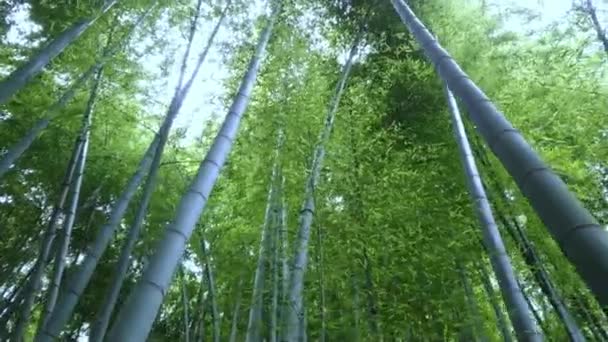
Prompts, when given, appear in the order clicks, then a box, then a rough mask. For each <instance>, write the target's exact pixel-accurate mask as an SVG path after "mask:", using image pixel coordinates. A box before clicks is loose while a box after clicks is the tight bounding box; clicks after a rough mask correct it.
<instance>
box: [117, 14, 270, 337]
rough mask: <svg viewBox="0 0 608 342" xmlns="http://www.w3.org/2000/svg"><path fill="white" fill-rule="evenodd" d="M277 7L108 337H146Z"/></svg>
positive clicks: (245, 97)
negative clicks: (228, 107)
mask: <svg viewBox="0 0 608 342" xmlns="http://www.w3.org/2000/svg"><path fill="white" fill-rule="evenodd" d="M279 8H280V6H276V7H275V9H274V10H273V14H272V15H271V16H270V18H269V21H268V24H267V26H266V28H265V29H264V31H263V32H262V34H261V36H260V40H259V42H258V45H257V47H256V51H255V53H254V55H253V57H252V59H251V61H250V64H249V67H248V69H247V73H246V74H245V76H244V77H243V81H242V83H241V86H240V88H239V90H238V92H237V94H236V97H235V100H234V102H233V104H232V106H231V108H230V110H229V112H228V115H227V116H226V119H225V121H224V123H223V124H222V127H221V128H220V130H219V132H218V134H217V136H216V138H215V139H214V142H213V144H212V146H211V148H210V149H209V152H208V153H207V156H206V157H205V159H204V160H203V161H202V163H201V165H200V167H199V170H198V173H197V175H196V177H195V179H194V180H193V182H192V184H191V186H190V189H189V190H188V191H187V193H186V194H184V196H183V197H182V200H181V201H180V204H179V206H178V209H177V213H176V215H175V221H174V222H173V223H172V224H170V225H169V226H168V227H167V229H166V231H165V235H164V237H163V238H162V239H161V241H160V243H159V245H158V249H157V251H156V252H155V253H154V256H153V257H152V259H151V261H150V264H149V265H148V267H147V269H146V271H145V272H144V274H143V276H142V279H141V280H140V281H139V283H138V284H137V286H136V287H135V289H134V290H133V291H132V292H131V293H130V295H129V298H128V299H127V301H126V302H125V304H124V306H123V308H122V309H121V311H120V313H119V315H118V318H117V320H116V323H115V325H114V326H113V328H112V330H111V332H110V336H111V338H112V339H117V340H129V341H143V340H145V339H146V337H147V336H148V334H149V332H150V329H151V327H152V324H153V322H154V320H155V318H156V315H157V312H158V309H159V307H160V305H161V303H162V300H163V297H164V294H165V289H167V287H168V286H169V284H170V282H171V278H172V277H173V273H174V271H175V267H176V265H177V262H178V261H179V258H180V257H181V255H182V254H183V252H184V250H185V248H186V242H187V241H188V239H189V237H190V235H191V234H192V230H193V229H194V226H195V225H196V221H197V220H198V218H199V216H200V214H201V213H202V211H203V209H204V207H205V204H206V202H207V198H208V196H209V195H210V193H211V190H212V188H213V185H214V184H215V181H216V180H217V177H218V176H219V172H220V170H221V168H222V166H223V165H224V163H225V161H226V159H227V157H228V153H229V151H230V149H231V147H232V144H233V141H234V139H235V137H236V133H237V129H238V126H239V123H240V119H241V117H242V115H243V114H244V112H245V109H246V107H247V104H248V102H249V96H250V94H251V91H252V89H253V85H254V83H255V79H256V76H257V73H258V69H259V66H260V63H261V58H262V54H263V52H264V51H265V49H266V45H267V44H268V40H269V39H270V35H271V32H272V28H273V25H274V22H275V19H276V16H277V15H278V13H279Z"/></svg>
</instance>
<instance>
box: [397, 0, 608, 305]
mask: <svg viewBox="0 0 608 342" xmlns="http://www.w3.org/2000/svg"><path fill="white" fill-rule="evenodd" d="M391 2H392V4H393V6H394V7H395V10H396V11H397V13H398V14H399V16H400V17H401V20H402V21H403V22H404V24H405V25H406V26H407V27H408V28H409V29H410V31H411V33H412V34H413V35H414V37H415V38H416V40H417V41H418V42H419V44H420V45H421V46H422V47H423V49H424V51H425V53H426V55H427V56H428V58H429V59H430V60H431V61H432V62H433V63H434V64H435V67H436V68H437V71H438V73H439V75H440V76H441V77H442V78H443V79H444V80H445V82H447V84H448V86H449V87H450V89H451V90H452V91H453V92H454V93H455V94H456V95H457V96H458V97H459V98H460V99H461V100H462V101H463V103H464V105H465V106H466V108H467V110H468V112H469V113H470V116H471V119H472V120H473V121H474V122H475V125H476V128H477V130H478V131H479V133H480V134H481V135H482V137H483V138H484V139H485V141H486V142H487V143H488V145H489V146H490V148H491V149H492V151H493V152H494V154H495V155H496V156H497V157H498V159H499V160H500V161H501V162H502V164H503V165H504V167H505V168H506V169H507V171H508V172H509V174H510V175H511V176H512V177H513V179H514V180H515V182H516V183H517V185H518V187H519V189H520V190H521V192H522V193H523V194H524V195H525V196H526V197H527V198H528V200H529V202H530V204H531V205H532V207H533V208H534V210H535V211H536V213H537V214H538V216H539V217H540V219H541V220H542V221H543V223H544V224H545V225H546V226H547V228H548V229H549V232H550V233H551V235H552V236H553V238H554V239H555V241H556V242H557V243H558V245H559V246H560V247H561V249H562V251H563V252H564V254H565V255H566V257H567V258H568V259H569V260H570V262H571V263H572V264H574V266H575V268H576V270H577V271H578V273H579V274H580V275H581V277H582V278H583V279H584V280H585V282H586V283H587V285H588V286H589V287H590V288H591V291H592V292H593V293H594V295H595V296H596V298H597V299H598V301H599V302H600V305H602V306H608V232H606V231H605V230H604V229H603V228H602V226H601V225H600V224H599V223H598V222H597V220H596V219H595V218H594V217H593V216H592V215H591V214H590V213H589V211H588V210H587V209H586V208H584V207H583V205H582V204H581V203H580V202H579V201H578V199H577V198H576V197H575V196H574V195H573V194H572V193H571V192H570V191H569V190H568V188H567V186H566V184H565V183H564V182H563V181H562V180H561V179H560V178H559V177H558V176H557V175H556V174H555V173H554V172H553V171H552V170H551V169H550V168H549V167H548V166H547V165H546V164H545V163H544V162H543V161H542V160H541V158H540V157H539V156H538V154H537V153H536V152H535V151H534V150H533V149H532V148H531V147H530V145H529V144H528V143H527V142H526V141H525V139H524V138H523V137H522V135H521V134H520V133H519V132H518V131H517V130H516V129H515V128H513V126H512V125H511V123H510V122H509V121H507V119H506V118H505V117H504V115H503V114H502V113H501V112H499V111H498V109H497V108H496V107H495V106H494V104H493V103H492V101H491V100H490V99H489V98H488V97H487V96H486V95H485V94H484V93H483V91H482V90H481V89H480V88H479V87H477V85H476V84H475V83H474V82H473V81H471V79H470V78H469V77H468V75H467V74H465V73H464V71H462V69H461V68H460V66H459V65H458V64H457V63H456V62H455V61H454V59H453V58H452V57H451V56H450V55H449V54H448V52H447V51H445V50H444V49H443V48H442V47H441V46H440V45H439V43H438V42H437V40H436V39H435V38H434V37H433V35H432V34H431V33H430V32H429V31H428V30H427V29H426V27H425V26H424V25H423V24H422V22H421V21H420V20H419V19H418V18H417V17H416V15H415V14H414V12H412V10H411V9H410V8H409V6H408V5H407V4H406V3H405V2H403V0H391Z"/></svg>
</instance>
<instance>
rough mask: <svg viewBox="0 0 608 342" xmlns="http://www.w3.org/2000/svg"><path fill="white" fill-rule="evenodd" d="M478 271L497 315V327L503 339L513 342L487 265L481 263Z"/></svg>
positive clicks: (506, 341)
mask: <svg viewBox="0 0 608 342" xmlns="http://www.w3.org/2000/svg"><path fill="white" fill-rule="evenodd" d="M477 269H478V270H479V273H480V277H481V283H482V285H483V289H484V291H485V292H486V295H487V296H488V299H489V300H490V304H491V305H492V310H494V314H495V315H496V325H497V326H498V329H499V330H500V333H501V334H502V339H503V341H505V342H511V341H512V340H511V330H510V329H509V323H508V321H507V318H506V317H505V314H504V312H503V311H502V308H501V307H500V303H499V302H498V300H497V299H496V295H495V293H494V287H492V282H491V281H490V275H489V274H488V270H487V269H486V266H485V264H483V263H481V262H479V263H478V267H477Z"/></svg>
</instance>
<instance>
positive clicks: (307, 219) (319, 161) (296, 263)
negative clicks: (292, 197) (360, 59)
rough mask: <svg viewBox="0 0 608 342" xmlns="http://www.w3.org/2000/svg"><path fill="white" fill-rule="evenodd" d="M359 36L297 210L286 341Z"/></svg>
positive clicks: (298, 312) (293, 333)
mask: <svg viewBox="0 0 608 342" xmlns="http://www.w3.org/2000/svg"><path fill="white" fill-rule="evenodd" d="M361 36H362V32H360V33H359V34H358V35H357V37H356V38H355V41H354V43H353V45H352V46H351V48H350V52H349V55H348V59H347V61H346V64H344V67H343V68H342V73H341V75H340V80H339V81H338V84H337V86H336V91H335V94H334V96H333V98H332V99H331V102H330V104H329V108H328V111H327V117H326V118H325V126H324V127H323V130H322V132H321V135H320V137H319V141H318V143H317V146H316V147H315V150H314V152H313V153H314V155H313V159H312V166H311V170H310V173H309V175H308V179H307V180H306V187H305V194H304V203H303V205H302V209H301V210H300V226H299V229H298V236H297V240H296V241H295V242H294V246H295V255H294V258H293V264H292V267H291V269H292V271H291V274H290V282H289V291H288V293H289V294H288V298H287V300H288V302H289V304H288V306H289V310H288V312H287V313H286V315H285V317H283V319H284V320H285V324H284V326H285V329H286V331H285V335H284V336H283V338H284V339H285V340H287V341H295V340H297V339H298V336H299V334H298V330H299V329H298V327H299V326H300V325H302V320H303V319H304V311H303V304H302V302H303V298H302V297H303V292H304V272H305V270H306V264H307V262H308V241H309V240H310V228H311V225H312V220H313V215H314V210H315V209H314V208H315V199H314V193H315V188H316V186H317V183H318V181H319V177H320V174H321V168H322V166H323V158H324V157H325V145H326V144H327V142H328V141H329V137H330V135H331V130H332V127H333V124H334V120H335V117H336V113H337V111H338V106H339V104H340V98H341V97H342V92H343V91H344V88H345V87H346V81H347V79H348V76H349V74H350V70H351V68H352V65H353V60H354V58H355V55H356V54H357V48H358V46H359V43H360V40H361Z"/></svg>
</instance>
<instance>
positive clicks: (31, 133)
mask: <svg viewBox="0 0 608 342" xmlns="http://www.w3.org/2000/svg"><path fill="white" fill-rule="evenodd" d="M156 1H157V0H154V1H152V3H151V4H150V6H149V7H148V8H147V10H146V11H145V12H144V13H143V14H141V15H140V16H139V17H138V18H137V20H136V21H135V23H134V24H133V25H132V26H131V27H130V28H129V30H127V32H126V33H125V34H124V35H123V37H122V38H121V39H119V41H118V42H117V43H116V44H113V45H112V44H111V39H109V40H108V45H107V46H106V47H105V48H104V51H103V52H102V54H101V56H100V57H99V58H98V59H97V60H96V62H95V64H93V65H91V66H90V67H89V68H88V69H87V70H86V71H85V72H84V73H82V74H81V75H80V76H78V78H76V80H74V82H72V84H70V85H69V86H68V88H67V89H66V90H65V91H64V92H63V94H62V95H61V97H59V99H57V101H55V102H54V103H53V104H52V105H51V106H50V107H49V108H48V109H46V110H45V112H44V113H43V114H42V119H40V120H38V121H36V123H35V124H34V126H32V127H31V128H30V129H29V130H28V131H27V132H26V133H25V135H24V136H23V137H22V138H21V139H20V140H19V141H17V142H16V143H14V144H13V145H11V147H9V148H8V149H7V151H6V153H5V154H4V155H3V156H2V158H0V179H2V177H3V176H4V175H5V174H6V173H7V172H8V171H9V170H10V168H11V166H12V165H13V164H15V162H16V161H17V160H18V159H19V158H20V157H21V156H22V155H23V153H24V152H25V151H27V149H28V148H29V147H30V146H31V145H32V143H33V142H34V140H36V138H37V137H38V136H39V135H40V133H41V132H42V131H44V130H45V129H46V128H47V127H48V126H49V125H50V124H51V122H52V121H53V119H55V118H56V117H57V116H59V115H60V114H61V113H62V109H63V108H64V107H65V106H66V105H67V104H68V103H69V102H70V101H71V100H72V99H73V98H74V96H75V95H76V91H77V90H78V89H79V88H80V87H81V86H82V85H83V84H85V83H86V81H87V80H89V78H91V77H92V76H93V75H95V74H96V73H97V72H98V71H99V69H101V68H102V67H103V66H104V65H105V64H106V63H107V62H108V61H109V60H111V59H112V57H114V56H115V55H116V54H117V53H118V52H120V51H121V50H122V49H123V48H124V47H125V46H126V45H127V44H128V42H129V40H130V38H131V36H132V34H133V32H134V31H135V29H136V28H137V27H138V26H139V25H140V24H141V23H142V22H143V21H144V19H145V18H146V17H147V16H148V15H149V14H150V12H151V10H152V9H153V8H154V6H155V4H156Z"/></svg>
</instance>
